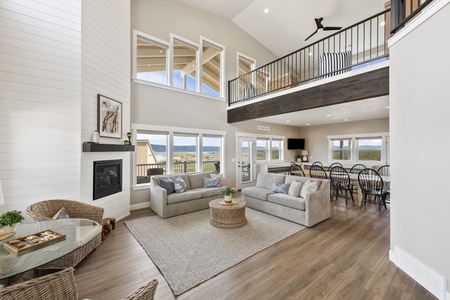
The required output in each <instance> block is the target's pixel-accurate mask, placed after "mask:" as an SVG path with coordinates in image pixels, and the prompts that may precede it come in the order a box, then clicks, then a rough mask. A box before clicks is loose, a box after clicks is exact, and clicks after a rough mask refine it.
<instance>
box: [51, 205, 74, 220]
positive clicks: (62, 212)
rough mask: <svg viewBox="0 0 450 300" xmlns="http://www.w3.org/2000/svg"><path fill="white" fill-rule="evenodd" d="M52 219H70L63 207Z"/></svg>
mask: <svg viewBox="0 0 450 300" xmlns="http://www.w3.org/2000/svg"><path fill="white" fill-rule="evenodd" d="M52 219H53V220H58V219H70V216H69V213H68V212H67V209H66V208H65V207H63V208H61V209H60V210H59V211H58V212H57V213H56V214H55V215H54V216H53V217H52Z"/></svg>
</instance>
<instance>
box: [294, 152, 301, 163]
mask: <svg viewBox="0 0 450 300" xmlns="http://www.w3.org/2000/svg"><path fill="white" fill-rule="evenodd" d="M295 160H296V161H297V162H298V163H301V162H302V156H301V155H300V154H298V155H297V156H296V157H295Z"/></svg>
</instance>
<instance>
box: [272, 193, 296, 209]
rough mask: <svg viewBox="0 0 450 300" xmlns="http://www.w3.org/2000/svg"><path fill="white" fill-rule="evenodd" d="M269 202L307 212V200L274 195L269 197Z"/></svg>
mask: <svg viewBox="0 0 450 300" xmlns="http://www.w3.org/2000/svg"><path fill="white" fill-rule="evenodd" d="M268 201H269V202H272V203H276V204H279V205H283V206H287V207H291V208H295V209H298V210H305V199H303V198H296V197H292V196H290V195H285V194H272V195H269V197H268Z"/></svg>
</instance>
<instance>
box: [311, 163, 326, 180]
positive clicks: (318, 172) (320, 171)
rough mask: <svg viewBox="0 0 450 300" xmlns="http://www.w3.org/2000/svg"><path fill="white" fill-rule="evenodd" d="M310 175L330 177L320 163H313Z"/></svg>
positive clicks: (321, 177)
mask: <svg viewBox="0 0 450 300" xmlns="http://www.w3.org/2000/svg"><path fill="white" fill-rule="evenodd" d="M309 177H311V178H318V179H328V176H327V172H325V169H324V168H323V167H322V166H320V165H318V164H316V165H314V164H313V165H312V166H311V168H310V169H309Z"/></svg>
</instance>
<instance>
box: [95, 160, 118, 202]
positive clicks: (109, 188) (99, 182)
mask: <svg viewBox="0 0 450 300" xmlns="http://www.w3.org/2000/svg"><path fill="white" fill-rule="evenodd" d="M121 191H122V160H121V159H117V160H103V161H94V195H93V198H94V200H96V199H99V198H103V197H106V196H108V195H112V194H115V193H118V192H121Z"/></svg>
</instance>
